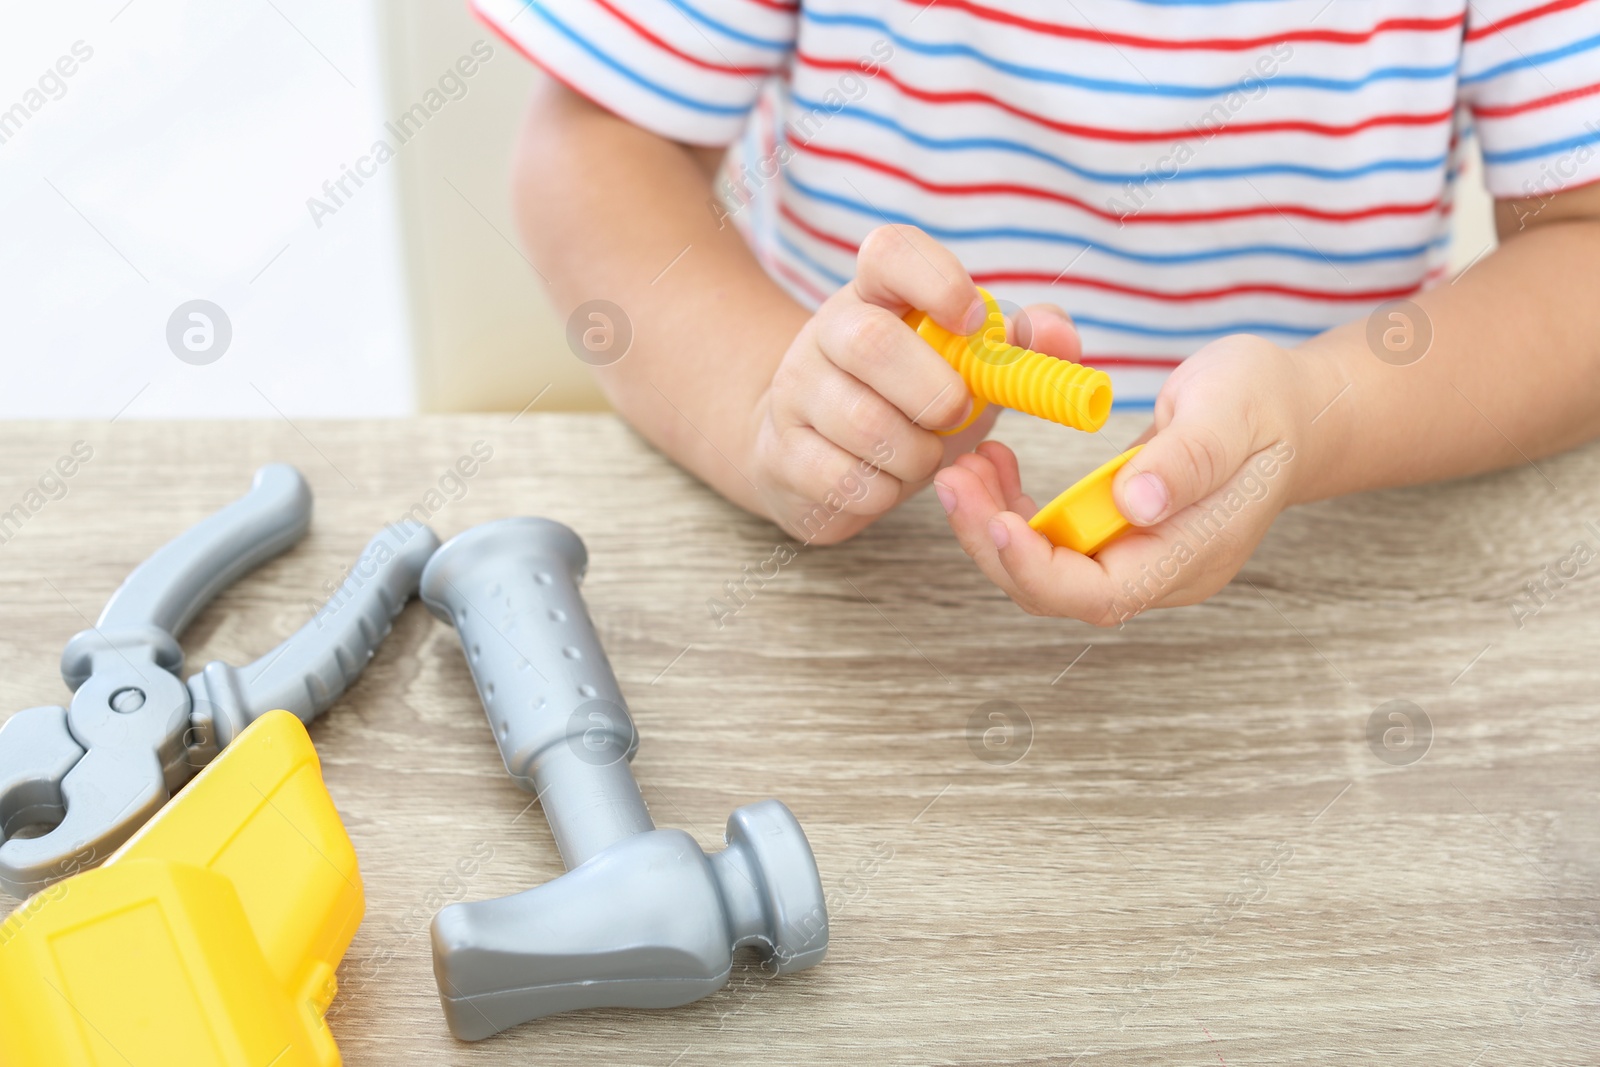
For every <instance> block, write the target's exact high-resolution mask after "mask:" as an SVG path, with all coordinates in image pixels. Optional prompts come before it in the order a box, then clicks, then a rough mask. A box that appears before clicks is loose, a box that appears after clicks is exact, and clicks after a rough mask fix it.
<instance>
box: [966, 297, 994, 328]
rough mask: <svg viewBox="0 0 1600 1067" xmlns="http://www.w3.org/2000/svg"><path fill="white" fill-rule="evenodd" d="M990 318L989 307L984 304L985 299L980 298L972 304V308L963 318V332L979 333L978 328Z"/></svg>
mask: <svg viewBox="0 0 1600 1067" xmlns="http://www.w3.org/2000/svg"><path fill="white" fill-rule="evenodd" d="M988 317H989V306H988V305H987V304H985V303H984V302H983V297H981V296H980V297H978V298H977V299H976V300H974V301H973V302H972V306H971V307H969V308H968V309H967V313H966V315H965V316H964V317H963V318H962V320H961V321H962V323H963V324H964V326H963V329H962V332H963V333H976V332H978V328H979V327H980V326H982V325H983V320H984V319H986V318H988Z"/></svg>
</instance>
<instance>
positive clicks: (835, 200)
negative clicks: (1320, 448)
mask: <svg viewBox="0 0 1600 1067" xmlns="http://www.w3.org/2000/svg"><path fill="white" fill-rule="evenodd" d="M787 182H788V185H789V187H790V188H792V189H794V190H796V191H797V192H800V193H803V194H804V195H805V196H807V197H809V198H811V199H813V200H818V201H821V202H822V203H825V204H832V205H834V206H835V207H841V208H844V209H845V210H846V211H850V212H853V213H854V214H857V215H866V216H868V217H870V218H873V219H876V220H878V221H879V222H893V223H901V224H903V225H907V226H915V227H917V228H918V229H920V230H923V231H924V232H926V233H927V234H929V235H930V236H932V237H937V238H938V239H939V240H941V241H992V240H1008V239H1009V240H1018V241H1040V242H1043V243H1046V244H1064V245H1070V246H1072V247H1074V248H1092V249H1094V250H1095V251H1096V252H1103V253H1105V254H1106V255H1108V256H1111V257H1112V258H1114V259H1125V260H1129V261H1130V262H1134V263H1150V264H1154V265H1157V266H1177V265H1181V264H1186V263H1204V262H1208V261H1210V260H1217V259H1237V258H1239V257H1241V256H1286V257H1288V258H1291V259H1304V260H1310V261H1311V262H1313V263H1330V264H1331V263H1377V262H1381V261H1383V260H1391V259H1413V258H1415V257H1417V256H1422V255H1426V254H1427V253H1428V251H1429V250H1430V249H1431V248H1432V247H1433V246H1434V245H1435V244H1442V243H1444V242H1445V241H1446V240H1447V239H1445V238H1441V239H1439V240H1438V241H1434V242H1427V243H1424V244H1418V245H1408V246H1401V247H1397V248H1377V249H1372V250H1371V251H1366V252H1323V251H1319V250H1318V249H1317V248H1315V247H1314V246H1312V245H1311V244H1310V243H1309V242H1307V244H1306V245H1305V246H1303V247H1302V246H1299V245H1237V246H1234V247H1231V248H1214V249H1209V250H1207V251H1200V252H1134V251H1130V250H1128V249H1125V248H1117V247H1115V246H1113V245H1106V244H1101V243H1100V242H1098V241H1092V240H1090V239H1089V238H1087V237H1079V236H1077V235H1076V234H1070V233H1052V232H1050V231H1049V230H1028V229H1022V228H1020V227H1014V226H1004V227H992V228H987V229H971V230H958V229H951V228H949V227H944V226H937V225H934V224H933V223H929V222H925V221H923V220H921V219H917V218H914V217H913V216H911V215H907V214H904V213H902V212H898V211H886V210H883V209H882V208H879V207H874V206H873V205H871V204H866V203H862V202H861V201H859V200H854V199H851V198H850V197H847V196H842V195H840V194H838V193H830V192H827V191H826V190H823V189H818V188H817V187H815V186H812V185H808V184H806V183H805V182H803V181H800V180H799V179H798V178H796V177H795V176H794V175H793V174H790V175H788V177H787Z"/></svg>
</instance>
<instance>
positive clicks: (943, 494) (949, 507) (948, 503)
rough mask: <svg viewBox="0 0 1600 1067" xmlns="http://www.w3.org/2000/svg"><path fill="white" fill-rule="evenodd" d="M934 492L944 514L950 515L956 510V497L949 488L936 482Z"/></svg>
mask: <svg viewBox="0 0 1600 1067" xmlns="http://www.w3.org/2000/svg"><path fill="white" fill-rule="evenodd" d="M933 491H934V493H935V494H937V495H938V497H939V503H940V505H941V506H943V508H944V513H945V514H946V515H948V514H950V513H951V512H952V511H954V510H955V509H956V495H955V493H953V492H951V491H950V487H949V486H945V485H940V484H939V483H938V482H934V483H933Z"/></svg>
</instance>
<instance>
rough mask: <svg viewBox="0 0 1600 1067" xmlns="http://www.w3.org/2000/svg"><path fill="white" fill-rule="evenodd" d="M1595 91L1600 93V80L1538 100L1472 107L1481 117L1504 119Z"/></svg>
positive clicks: (1589, 94) (1592, 93) (1579, 97)
mask: <svg viewBox="0 0 1600 1067" xmlns="http://www.w3.org/2000/svg"><path fill="white" fill-rule="evenodd" d="M1595 93H1600V82H1596V83H1595V84H1593V85H1585V86H1584V87H1583V88H1581V89H1568V90H1566V91H1565V92H1560V93H1551V94H1550V95H1549V96H1541V97H1539V98H1538V99H1537V100H1526V101H1524V102H1522V103H1520V104H1501V105H1499V106H1497V107H1475V108H1473V109H1472V113H1473V114H1474V115H1476V116H1477V117H1478V118H1480V119H1503V118H1507V117H1509V116H1511V115H1520V114H1522V113H1523V112H1524V111H1538V110H1539V109H1540V108H1544V107H1554V106H1555V105H1557V104H1565V103H1566V102H1567V101H1569V100H1581V99H1583V98H1584V97H1586V96H1593V95H1594V94H1595Z"/></svg>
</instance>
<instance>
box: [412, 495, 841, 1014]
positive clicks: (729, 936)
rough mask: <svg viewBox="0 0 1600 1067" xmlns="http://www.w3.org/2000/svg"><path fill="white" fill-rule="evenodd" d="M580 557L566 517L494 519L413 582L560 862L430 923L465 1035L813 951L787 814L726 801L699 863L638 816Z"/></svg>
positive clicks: (659, 1001)
mask: <svg viewBox="0 0 1600 1067" xmlns="http://www.w3.org/2000/svg"><path fill="white" fill-rule="evenodd" d="M587 561H588V555H587V553H586V552H585V550H584V547H583V542H582V541H580V540H579V539H578V536H577V534H575V533H573V532H572V531H571V530H570V529H568V528H567V527H565V526H562V525H561V524H559V523H555V522H550V521H548V520H546V519H530V518H522V519H503V520H501V521H499V522H492V523H487V524H485V525H483V526H477V527H474V528H473V529H471V530H468V531H467V532H466V533H463V534H461V535H460V536H458V537H456V538H454V539H452V540H451V541H449V542H447V543H446V544H445V546H444V547H443V548H441V549H440V550H439V551H438V552H437V553H435V554H434V557H433V559H432V560H430V561H429V562H428V566H427V567H426V568H425V569H424V571H423V574H422V599H423V602H424V603H426V604H427V605H428V608H429V609H430V610H431V611H432V612H433V613H434V614H435V615H437V616H439V617H440V618H441V619H444V620H445V621H447V622H449V623H451V624H452V625H454V626H455V628H456V630H457V632H458V634H459V635H460V638H461V644H462V646H463V647H464V648H465V649H466V653H467V663H468V666H469V667H470V669H471V671H472V677H473V679H474V681H476V682H477V686H478V695H479V697H480V698H481V700H482V701H483V707H484V710H485V712H486V713H487V714H488V716H489V725H490V728H491V729H492V730H493V731H494V736H495V740H496V741H497V742H498V743H499V746H500V754H501V756H502V757H503V758H504V759H505V765H506V770H507V771H509V772H510V774H511V776H512V777H513V778H514V779H516V781H517V783H518V784H519V785H521V786H522V787H523V788H524V789H526V790H528V791H529V792H531V793H534V794H535V795H536V796H537V797H538V798H539V801H540V803H541V804H542V805H543V807H544V813H545V817H546V818H547V819H548V820H549V822H550V829H551V831H552V832H553V833H554V835H555V839H556V846H557V847H558V848H559V849H560V850H561V857H562V859H563V860H564V861H565V863H566V865H567V868H568V871H567V873H566V874H565V875H563V876H561V877H560V878H557V879H555V880H554V881H552V882H549V883H547V884H545V885H542V886H539V887H538V888H536V889H530V890H527V891H526V892H523V893H519V894H517V895H515V896H510V897H505V898H502V899H500V900H486V901H479V902H476V903H466V904H453V905H451V906H449V907H447V908H445V909H444V910H443V911H441V912H439V914H438V915H437V916H435V918H434V921H433V969H434V975H435V977H436V978H437V979H438V982H439V996H440V1000H441V1001H442V1002H443V1005H444V1011H445V1017H446V1019H447V1020H448V1022H449V1024H450V1029H451V1031H452V1032H453V1033H454V1034H455V1035H456V1036H457V1037H459V1038H462V1039H463V1040H467V1041H475V1040H478V1039H479V1038H484V1037H488V1036H490V1035H491V1034H495V1033H498V1032H499V1031H501V1030H504V1029H506V1028H507V1027H510V1026H514V1025H516V1024H518V1023H521V1022H526V1021H528V1020H530V1019H537V1018H540V1017H541V1016H545V1015H551V1014H553V1013H555V1012H562V1011H570V1010H573V1009H576V1008H598V1007H632V1008H669V1007H675V1006H677V1005H680V1004H687V1003H689V1002H690V1001H693V1000H698V999H700V998H701V997H703V996H706V995H707V994H709V993H712V992H715V991H716V990H718V989H720V988H722V986H723V985H724V984H726V983H727V981H728V975H729V972H730V970H731V967H732V961H733V952H734V950H736V949H738V948H741V947H744V946H753V947H755V948H756V950H757V951H758V952H759V953H761V954H762V955H763V956H764V957H765V958H766V960H767V961H768V965H769V968H770V969H772V970H774V971H775V972H776V973H780V974H781V973H787V972H790V971H798V970H803V969H804V968H807V967H810V966H812V965H813V964H816V963H819V962H821V960H822V957H823V956H824V955H825V954H826V952H827V950H828V913H827V909H826V907H825V905H824V901H823V894H822V883H821V880H820V879H819V878H818V876H817V866H816V860H815V859H814V858H813V857H812V854H811V846H810V844H809V843H808V842H807V841H806V836H805V833H804V832H803V831H802V830H801V829H800V824H799V823H798V822H796V821H795V818H794V816H793V815H792V814H790V812H789V809H788V808H786V807H784V806H783V805H782V804H780V803H779V802H778V801H776V800H763V801H761V802H759V803H756V804H750V805H747V806H745V807H742V808H739V809H737V810H735V811H734V813H733V814H732V815H731V816H730V817H729V819H728V828H727V847H726V848H725V849H723V850H722V851H721V852H718V853H715V854H713V855H709V856H708V855H707V854H706V853H704V852H702V851H701V849H700V846H699V845H698V844H697V843H696V842H695V840H694V838H692V837H690V836H689V835H688V834H686V833H684V832H683V831H682V830H658V829H656V828H655V824H654V823H652V822H651V820H650V813H649V811H648V810H646V808H645V804H644V800H643V798H642V797H641V796H640V794H639V787H638V785H637V784H636V783H635V782H634V778H633V772H632V770H631V769H630V768H629V766H628V760H629V759H630V758H631V757H632V755H633V752H634V750H635V749H636V748H637V745H638V740H637V737H636V736H635V734H634V729H633V722H632V720H631V719H630V718H629V716H628V712H627V708H626V706H625V705H624V703H623V698H622V692H621V690H620V689H619V688H618V687H617V680H616V678H615V676H613V674H612V673H611V665H610V663H608V662H607V660H606V654H605V651H604V649H602V648H601V647H600V639H599V637H598V635H596V633H595V629H594V624H593V623H592V622H591V621H590V619H589V613H588V610H587V609H586V608H585V607H584V603H583V599H582V598H581V597H580V596H579V594H578V582H579V580H580V579H581V578H582V576H583V571H584V567H585V564H586V563H587Z"/></svg>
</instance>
